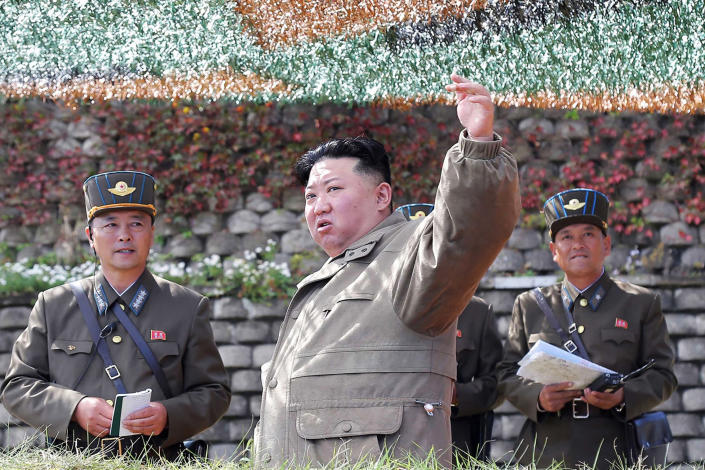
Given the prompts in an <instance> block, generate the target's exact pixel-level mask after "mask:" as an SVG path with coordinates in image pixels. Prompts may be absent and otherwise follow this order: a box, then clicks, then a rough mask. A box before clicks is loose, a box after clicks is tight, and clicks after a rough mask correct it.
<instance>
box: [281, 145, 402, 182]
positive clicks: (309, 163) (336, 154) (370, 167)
mask: <svg viewBox="0 0 705 470" xmlns="http://www.w3.org/2000/svg"><path fill="white" fill-rule="evenodd" d="M345 157H349V158H357V159H358V160H359V162H358V163H357V164H356V165H355V167H354V170H355V171H356V172H358V173H361V174H365V175H374V176H377V177H378V180H379V182H380V183H381V182H383V181H384V182H385V183H389V184H390V185H391V184H392V175H391V170H390V168H389V154H387V151H386V150H385V149H384V145H382V144H381V143H380V142H378V141H376V140H375V139H372V138H370V137H363V136H360V137H347V138H344V139H333V140H329V141H328V142H326V143H324V144H321V145H319V146H318V147H316V148H313V149H311V150H309V151H308V152H306V153H305V154H303V155H302V156H300V157H299V159H298V160H297V161H296V165H294V172H295V173H296V177H297V178H298V180H299V181H300V182H301V184H302V185H304V186H306V185H307V184H308V177H309V175H310V174H311V168H313V165H315V164H316V163H318V162H319V161H321V160H323V159H326V158H345Z"/></svg>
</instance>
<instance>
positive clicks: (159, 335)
mask: <svg viewBox="0 0 705 470" xmlns="http://www.w3.org/2000/svg"><path fill="white" fill-rule="evenodd" d="M150 333H151V334H150V337H151V339H152V341H154V340H162V341H166V333H164V332H163V331H161V330H150Z"/></svg>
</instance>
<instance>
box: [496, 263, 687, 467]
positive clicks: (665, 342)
mask: <svg viewBox="0 0 705 470" xmlns="http://www.w3.org/2000/svg"><path fill="white" fill-rule="evenodd" d="M541 292H543V294H544V296H545V297H546V300H547V301H548V303H549V305H550V306H551V308H552V309H553V312H554V313H555V316H556V318H557V319H558V320H559V321H560V322H561V325H562V327H563V328H564V329H565V330H566V331H567V329H568V325H567V321H566V320H565V313H564V310H563V309H564V306H563V303H564V302H565V304H566V306H567V307H568V308H570V309H573V317H574V319H575V323H576V325H577V327H578V331H580V327H581V326H582V327H583V329H584V331H583V332H582V334H581V335H580V337H581V339H582V341H583V343H584V345H585V349H587V352H588V354H589V356H590V360H591V361H592V362H595V363H597V364H600V365H601V366H604V367H607V368H608V369H612V370H614V371H616V372H621V373H628V372H631V371H632V370H634V369H637V368H638V367H640V366H642V365H644V364H646V363H647V362H648V360H649V359H651V358H653V359H655V360H656V364H655V366H654V367H653V368H651V369H650V370H648V371H647V372H645V373H644V374H642V375H641V376H639V377H637V378H633V379H631V380H629V381H628V382H627V383H626V385H625V386H624V402H625V407H624V409H623V410H622V412H621V413H620V412H617V411H616V410H614V409H613V410H607V411H606V410H600V409H599V408H595V407H592V406H591V407H590V417H589V418H587V419H576V418H573V414H572V402H568V404H567V405H566V407H564V408H563V409H562V410H561V411H560V413H547V412H539V411H538V409H537V406H536V405H537V403H538V397H539V393H540V392H541V388H542V387H543V385H542V384H539V383H535V382H532V381H530V380H528V379H524V378H522V377H519V376H517V375H516V371H517V369H518V365H517V362H518V361H519V360H520V359H521V358H522V357H523V356H524V355H525V354H526V353H527V351H528V350H529V348H531V347H532V346H533V345H534V344H535V343H536V341H537V340H539V339H541V340H543V341H545V342H548V343H551V344H553V345H555V346H558V347H562V346H561V344H562V341H561V340H560V337H559V335H558V333H556V332H555V330H554V329H553V328H551V326H550V324H549V323H548V321H547V320H546V317H545V316H544V314H543V312H542V311H541V310H540V308H539V306H538V304H537V303H536V300H535V298H534V296H533V294H532V293H531V292H525V293H523V294H521V295H520V296H519V297H518V298H517V299H516V302H515V303H514V311H513V313H512V321H511V324H510V327H509V333H508V338H507V342H506V344H505V354H504V358H503V360H502V362H501V363H500V366H499V368H498V371H499V381H500V384H499V390H500V394H501V395H503V396H504V397H506V399H507V400H509V401H510V402H511V403H512V404H513V405H514V406H516V407H517V408H518V409H519V410H520V411H521V412H522V413H523V414H524V415H526V417H527V421H526V423H525V424H524V428H523V429H522V432H521V434H520V436H519V440H518V441H517V450H518V452H519V455H521V459H520V461H521V462H522V463H529V462H531V461H532V459H534V460H536V459H538V460H537V464H538V465H539V466H544V467H545V466H548V465H549V464H550V462H551V461H552V460H556V461H560V460H564V461H565V463H566V464H567V465H568V466H570V467H573V468H574V467H575V466H576V465H577V464H578V462H586V463H588V464H589V465H590V466H592V465H593V462H595V456H596V453H597V450H598V448H599V449H600V452H599V459H598V460H597V464H598V468H609V461H614V460H615V457H616V455H617V454H623V453H624V449H625V447H624V445H625V444H624V420H625V419H627V420H629V419H632V418H634V417H636V416H638V415H640V414H642V413H644V412H646V411H650V410H651V409H653V408H654V407H655V406H657V405H658V404H659V403H661V402H663V401H664V400H666V399H667V398H668V397H669V396H670V395H671V393H672V392H673V391H674V390H675V388H676V384H677V381H676V377H675V375H674V374H673V362H674V353H673V349H672V348H671V345H670V339H669V337H668V331H667V329H666V322H665V320H664V317H663V314H662V313H661V299H660V297H659V296H658V295H657V294H655V293H653V292H651V291H649V290H648V289H645V288H643V287H639V286H636V285H634V284H630V283H627V282H621V281H617V280H613V279H611V278H610V277H609V276H608V275H607V274H603V275H602V277H601V278H600V279H599V280H598V281H597V282H595V284H593V285H592V286H591V287H590V288H588V289H587V291H585V292H584V293H582V294H580V293H579V292H578V291H577V290H576V289H575V287H573V286H572V285H571V284H570V283H568V282H567V281H563V283H560V284H555V285H553V286H550V287H545V288H542V289H541Z"/></svg>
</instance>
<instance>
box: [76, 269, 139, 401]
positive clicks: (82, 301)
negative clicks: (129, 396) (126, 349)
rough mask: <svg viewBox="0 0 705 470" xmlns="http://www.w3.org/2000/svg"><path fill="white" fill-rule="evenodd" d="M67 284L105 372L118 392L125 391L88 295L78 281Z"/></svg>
mask: <svg viewBox="0 0 705 470" xmlns="http://www.w3.org/2000/svg"><path fill="white" fill-rule="evenodd" d="M69 285H70V286H71V290H72V291H73V295H74V296H75V297H76V301H77V302H78V308H79V310H81V313H82V314H83V319H84V321H85V322H86V326H87V327H88V331H89V332H90V334H91V338H92V339H93V344H95V347H96V349H97V351H98V354H100V357H101V358H102V359H103V364H104V365H105V372H106V374H107V375H108V377H109V378H110V381H111V382H112V383H113V385H114V386H115V388H116V389H117V391H118V393H127V389H126V388H125V384H124V383H123V382H122V379H121V378H120V372H119V371H118V368H117V366H116V365H115V363H114V362H113V359H112V357H110V350H109V349H108V345H107V344H105V341H104V338H103V337H102V336H101V334H100V325H98V320H97V319H96V315H95V312H94V311H93V309H92V308H91V304H90V303H89V302H88V296H87V295H86V293H85V292H83V289H81V284H80V283H79V282H78V281H74V282H72V283H71V284H69ZM86 367H88V366H86Z"/></svg>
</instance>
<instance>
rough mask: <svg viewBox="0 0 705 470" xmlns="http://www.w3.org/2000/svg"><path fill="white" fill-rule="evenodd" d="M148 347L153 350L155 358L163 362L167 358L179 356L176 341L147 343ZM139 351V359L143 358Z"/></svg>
mask: <svg viewBox="0 0 705 470" xmlns="http://www.w3.org/2000/svg"><path fill="white" fill-rule="evenodd" d="M147 346H149V349H151V350H152V352H153V353H154V356H155V357H156V358H157V359H159V360H161V359H163V358H164V357H166V356H178V355H179V345H178V343H176V342H175V341H152V342H149V341H148V342H147ZM136 351H137V357H142V353H141V352H140V350H139V349H137V350H136Z"/></svg>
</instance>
